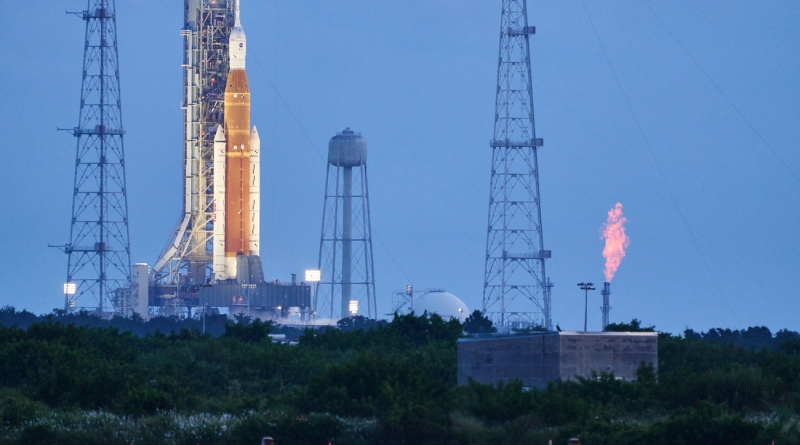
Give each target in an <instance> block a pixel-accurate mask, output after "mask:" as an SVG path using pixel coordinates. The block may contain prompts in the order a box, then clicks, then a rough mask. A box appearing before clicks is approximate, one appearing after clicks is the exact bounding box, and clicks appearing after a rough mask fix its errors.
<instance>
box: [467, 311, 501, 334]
mask: <svg viewBox="0 0 800 445" xmlns="http://www.w3.org/2000/svg"><path fill="white" fill-rule="evenodd" d="M464 332H466V333H467V334H491V333H492V332H497V328H495V327H494V326H493V325H492V320H489V318H488V317H485V316H484V315H483V313H482V312H481V311H479V310H477V309H475V310H474V311H472V314H470V316H469V317H467V319H466V320H464Z"/></svg>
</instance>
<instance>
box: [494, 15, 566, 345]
mask: <svg viewBox="0 0 800 445" xmlns="http://www.w3.org/2000/svg"><path fill="white" fill-rule="evenodd" d="M535 33H536V28H535V27H533V26H528V13H527V5H526V1H525V0H503V1H502V14H501V19H500V57H499V63H498V68H497V88H496V90H495V91H496V102H495V114H494V135H493V138H492V140H491V141H490V147H491V148H492V168H491V181H490V186H489V222H488V231H487V235H486V257H485V259H486V266H485V275H484V285H483V312H484V313H485V314H486V315H487V316H488V317H489V318H491V319H492V320H493V321H494V322H495V323H498V324H500V325H511V326H512V327H515V326H516V327H530V326H542V327H545V328H546V329H552V318H551V312H550V289H551V288H552V286H548V283H549V280H547V276H546V274H545V259H548V258H550V251H549V250H544V239H543V236H542V211H541V206H540V200H539V198H540V197H539V166H538V161H537V151H538V148H539V147H541V146H542V145H543V143H542V139H539V138H537V137H536V129H535V126H534V119H533V91H532V86H531V57H530V45H529V38H530V36H531V35H533V34H535Z"/></svg>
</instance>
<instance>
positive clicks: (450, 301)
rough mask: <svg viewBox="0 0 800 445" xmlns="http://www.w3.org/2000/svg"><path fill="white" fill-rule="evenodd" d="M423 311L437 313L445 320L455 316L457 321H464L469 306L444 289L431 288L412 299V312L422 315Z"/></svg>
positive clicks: (467, 314)
mask: <svg viewBox="0 0 800 445" xmlns="http://www.w3.org/2000/svg"><path fill="white" fill-rule="evenodd" d="M459 309H461V310H460V311H459ZM425 311H428V313H429V314H439V316H440V317H442V318H443V319H445V320H449V319H450V318H455V319H456V320H459V321H464V320H465V319H466V318H467V317H469V314H470V312H469V308H468V307H467V305H466V304H464V302H463V301H461V299H459V298H458V297H456V296H455V295H453V294H451V293H448V292H445V291H444V290H431V291H429V292H426V293H424V294H422V295H420V296H418V297H417V298H415V299H414V313H415V314H417V315H422V314H423V313H424V312H425Z"/></svg>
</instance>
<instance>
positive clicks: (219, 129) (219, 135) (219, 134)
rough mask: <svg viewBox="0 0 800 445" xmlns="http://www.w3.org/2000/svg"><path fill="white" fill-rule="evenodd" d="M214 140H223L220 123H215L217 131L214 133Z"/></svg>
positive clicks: (223, 132) (223, 135)
mask: <svg viewBox="0 0 800 445" xmlns="http://www.w3.org/2000/svg"><path fill="white" fill-rule="evenodd" d="M214 142H225V130H224V129H223V128H222V125H217V133H216V134H215V135H214Z"/></svg>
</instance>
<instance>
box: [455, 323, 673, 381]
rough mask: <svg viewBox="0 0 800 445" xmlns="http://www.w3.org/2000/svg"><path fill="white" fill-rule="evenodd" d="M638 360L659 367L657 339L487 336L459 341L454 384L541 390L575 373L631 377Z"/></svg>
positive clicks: (616, 335)
mask: <svg viewBox="0 0 800 445" xmlns="http://www.w3.org/2000/svg"><path fill="white" fill-rule="evenodd" d="M641 362H645V363H652V364H653V365H654V366H656V367H657V366H658V335H657V334H656V333H644V332H643V333H639V332H635V333H634V332H630V333H629V332H593V333H583V332H537V333H532V334H521V335H489V336H483V337H473V338H464V339H460V340H459V341H458V384H459V385H463V384H465V383H467V380H468V379H469V378H472V379H473V380H475V381H478V382H481V383H491V384H493V385H494V384H497V383H498V382H500V381H509V380H512V379H519V380H522V383H523V385H524V386H527V387H537V388H544V387H545V386H547V383H548V382H551V381H555V380H558V379H562V380H568V379H571V378H573V377H574V376H575V375H578V376H582V377H590V376H591V373H592V371H595V372H596V373H598V374H599V373H601V372H610V371H613V372H614V375H615V376H617V377H621V378H623V379H626V380H634V379H635V378H636V370H637V369H638V367H639V364H640V363H641Z"/></svg>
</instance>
